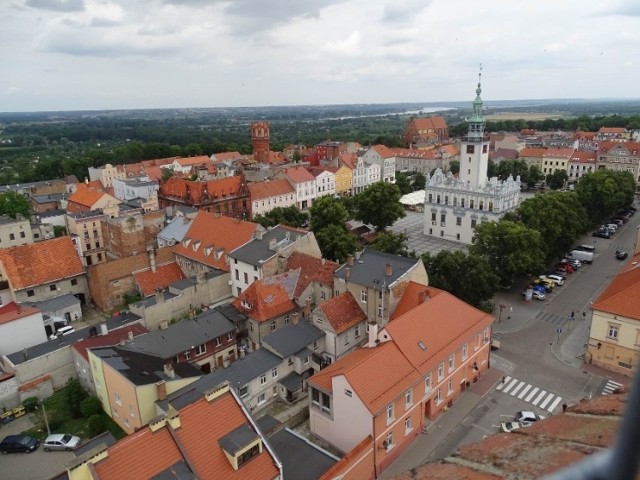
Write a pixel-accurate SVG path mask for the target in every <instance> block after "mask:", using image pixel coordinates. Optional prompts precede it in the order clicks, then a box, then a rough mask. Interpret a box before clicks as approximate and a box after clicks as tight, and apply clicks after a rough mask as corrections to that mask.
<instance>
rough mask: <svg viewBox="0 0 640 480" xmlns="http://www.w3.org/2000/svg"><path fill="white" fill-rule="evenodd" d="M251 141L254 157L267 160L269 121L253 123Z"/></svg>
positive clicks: (260, 160)
mask: <svg viewBox="0 0 640 480" xmlns="http://www.w3.org/2000/svg"><path fill="white" fill-rule="evenodd" d="M251 143H252V144H253V158H254V159H255V160H257V161H258V162H266V161H267V159H268V158H269V122H252V123H251Z"/></svg>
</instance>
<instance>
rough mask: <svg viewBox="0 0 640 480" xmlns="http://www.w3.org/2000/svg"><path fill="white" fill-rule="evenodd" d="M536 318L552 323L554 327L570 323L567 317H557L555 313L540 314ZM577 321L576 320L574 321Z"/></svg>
mask: <svg viewBox="0 0 640 480" xmlns="http://www.w3.org/2000/svg"><path fill="white" fill-rule="evenodd" d="M536 318H540V319H542V320H544V321H545V322H547V323H551V324H553V325H558V326H563V325H566V324H567V323H568V322H570V320H569V317H568V316H566V315H557V314H555V313H549V312H538V314H537V315H536ZM574 321H575V320H574Z"/></svg>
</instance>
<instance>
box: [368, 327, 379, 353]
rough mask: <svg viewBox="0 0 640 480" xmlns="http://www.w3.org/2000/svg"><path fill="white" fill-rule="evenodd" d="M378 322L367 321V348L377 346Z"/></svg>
mask: <svg viewBox="0 0 640 480" xmlns="http://www.w3.org/2000/svg"><path fill="white" fill-rule="evenodd" d="M378 343H379V341H378V324H377V323H376V322H369V342H368V343H367V348H374V347H377V346H378Z"/></svg>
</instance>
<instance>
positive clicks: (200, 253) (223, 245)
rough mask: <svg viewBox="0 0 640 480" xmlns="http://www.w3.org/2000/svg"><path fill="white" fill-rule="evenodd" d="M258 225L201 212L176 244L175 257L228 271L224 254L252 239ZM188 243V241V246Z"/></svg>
mask: <svg viewBox="0 0 640 480" xmlns="http://www.w3.org/2000/svg"><path fill="white" fill-rule="evenodd" d="M257 226H258V224H257V223H253V222H247V221H245V220H238V219H235V218H231V217H225V216H222V215H218V214H215V213H209V212H205V211H202V210H201V211H199V212H198V213H197V214H196V217H195V218H194V219H193V223H192V224H191V226H190V227H189V230H187V233H186V235H185V237H184V238H183V240H182V242H180V243H178V244H177V245H176V248H175V254H176V255H182V256H183V257H187V258H190V259H192V260H194V261H197V262H199V263H202V264H204V265H208V266H210V267H213V268H217V269H218V270H222V271H224V272H228V271H229V265H227V262H226V258H227V253H229V252H230V251H231V250H234V249H236V248H238V247H239V246H240V245H244V244H245V243H247V242H248V241H249V240H251V238H252V236H253V234H254V232H255V230H256V227H257ZM187 240H191V241H190V242H189V243H188V245H186V241H187ZM211 248H212V250H211ZM216 252H219V254H218V255H216Z"/></svg>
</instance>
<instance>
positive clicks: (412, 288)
mask: <svg viewBox="0 0 640 480" xmlns="http://www.w3.org/2000/svg"><path fill="white" fill-rule="evenodd" d="M442 291H443V290H439V289H437V288H431V287H428V286H426V285H422V284H420V283H416V282H414V281H410V282H409V284H408V285H407V288H406V290H405V291H404V293H403V294H402V298H401V299H400V301H399V302H398V305H396V309H395V310H394V311H393V315H391V320H393V319H394V318H398V317H399V316H401V315H404V314H405V313H407V312H408V311H409V310H411V309H413V308H415V307H417V306H418V305H420V304H421V303H422V302H423V301H424V295H425V294H427V295H429V296H434V295H437V294H438V293H441V292H442Z"/></svg>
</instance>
